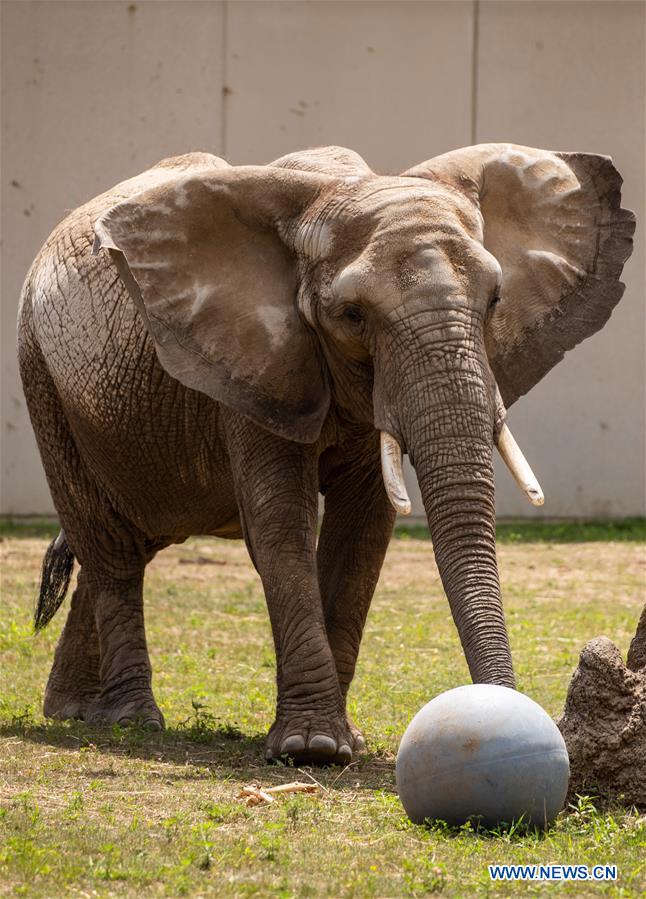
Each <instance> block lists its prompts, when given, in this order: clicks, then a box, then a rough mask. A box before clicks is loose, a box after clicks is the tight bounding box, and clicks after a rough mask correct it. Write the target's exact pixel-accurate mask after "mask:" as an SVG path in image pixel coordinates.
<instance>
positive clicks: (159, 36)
mask: <svg viewBox="0 0 646 899" xmlns="http://www.w3.org/2000/svg"><path fill="white" fill-rule="evenodd" d="M644 13H645V6H644V4H643V3H640V2H619V0H615V2H608V3H605V2H573V3H569V2H557V3H550V2H536V3H534V2H500V3H499V2H493V0H492V2H481V3H474V2H470V0H469V2H459V0H457V2H412V3H409V2H405V0H402V2H371V0H367V2H317V0H309V2H271V0H264V2H192V0H172V2H171V0H169V2H141V0H134V2H127V0H124V2H121V0H115V2H111V0H107V2H106V0H103V2H85V0H80V2H58V0H46V2H33V3H32V2H11V0H8V2H7V0H5V2H4V3H3V4H2V26H3V27H2V92H3V97H2V99H3V103H2V141H3V158H2V210H3V211H2V226H3V243H2V254H3V256H2V261H3V268H2V285H1V288H2V293H1V300H2V326H3V333H2V363H3V380H2V461H1V466H2V467H1V476H2V484H1V486H2V506H1V510H2V512H3V513H5V514H29V513H44V512H48V511H50V510H51V501H50V499H49V495H48V492H47V488H46V486H45V484H44V480H43V476H42V473H41V469H40V463H39V461H38V456H37V453H36V450H35V447H34V443H33V438H32V435H31V431H30V426H29V422H28V418H27V415H26V410H25V407H24V400H23V398H22V394H21V391H20V385H19V379H18V377H17V371H16V364H15V352H14V342H15V315H16V306H17V298H18V293H19V290H20V285H21V282H22V279H23V277H24V275H25V272H26V270H27V268H28V266H29V264H30V262H31V259H32V258H33V256H34V254H35V253H36V252H37V250H38V248H39V246H40V244H41V243H42V241H43V240H44V239H45V237H46V236H47V234H48V232H49V231H50V230H51V228H52V227H53V225H54V224H55V223H56V222H57V221H58V220H59V219H60V218H61V217H62V216H63V214H64V212H65V210H66V209H68V208H71V207H73V206H75V205H77V204H79V203H81V202H82V201H84V200H85V199H87V198H89V197H90V196H92V195H93V194H96V193H98V192H99V191H101V190H103V189H105V188H106V187H109V186H110V185H111V184H113V183H115V182H116V181H118V180H120V179H123V178H125V177H128V176H129V175H131V174H133V173H135V172H137V171H140V170H142V169H143V168H146V167H147V166H148V165H150V164H151V163H153V162H155V161H156V160H158V159H159V158H161V157H163V156H167V155H171V154H174V153H180V152H185V151H187V150H189V149H198V148H199V149H208V150H211V151H213V152H215V153H220V154H225V155H226V156H227V158H229V160H230V161H231V162H233V163H247V162H266V161H269V160H270V159H272V158H274V157H276V156H278V155H280V154H282V153H285V152H288V151H290V150H293V149H296V148H299V147H304V146H308V145H316V144H325V143H337V144H345V145H347V146H351V147H353V148H354V149H356V150H358V151H359V152H360V153H362V154H363V155H364V156H365V157H366V159H367V160H368V162H369V163H370V164H371V165H372V166H373V167H374V168H376V169H378V170H392V171H397V170H400V169H402V168H404V167H407V166H409V165H411V164H412V163H414V162H417V161H420V160H422V159H424V158H427V157H429V156H432V155H435V154H437V153H441V152H444V151H445V150H449V149H451V148H454V147H457V146H462V145H465V144H469V143H473V142H476V141H486V140H511V141H515V142H517V143H526V144H530V145H535V146H544V147H550V148H553V149H564V150H574V149H580V150H594V151H598V152H602V153H608V154H611V155H612V156H613V157H614V159H615V161H616V163H617V165H618V167H619V169H620V170H621V171H622V173H623V174H624V178H625V194H624V195H625V205H628V206H630V207H631V208H633V209H635V211H636V212H637V215H638V221H639V222H640V223H642V222H644ZM625 280H626V283H627V291H626V296H625V298H624V299H623V300H622V302H621V304H620V306H619V307H618V309H617V310H616V312H615V313H614V315H613V317H612V319H611V321H610V323H609V324H608V325H607V327H606V328H605V329H604V331H603V332H601V334H599V335H597V336H595V337H594V338H592V339H591V340H590V341H588V342H587V343H586V344H585V345H584V346H582V347H580V348H578V349H577V350H576V351H575V352H574V353H572V354H570V355H569V356H568V357H566V359H565V361H564V362H563V363H561V365H560V366H558V367H557V368H556V369H555V370H554V371H553V372H552V373H551V374H550V375H548V376H547V378H545V380H544V381H543V382H542V383H541V384H540V385H538V386H537V387H536V388H535V389H534V391H532V393H531V394H530V395H529V396H528V397H526V398H524V399H523V400H521V401H520V402H519V403H518V406H517V408H516V407H515V408H514V409H513V410H512V412H511V415H510V420H511V423H512V425H513V427H514V431H515V433H516V435H517V437H518V439H519V442H521V443H522V445H523V447H524V448H525V450H526V452H527V455H528V456H529V457H530V460H531V461H532V463H533V464H534V467H535V469H536V471H537V473H538V474H539V475H540V478H541V481H542V484H543V486H544V488H545V492H546V494H547V503H546V506H545V507H544V510H543V513H542V514H546V515H550V516H562V515H616V516H620V515H628V514H644V512H645V511H646V507H645V505H646V500H645V486H644V430H645V422H644V414H645V406H646V402H645V396H644V390H645V386H644V385H645V383H646V378H645V372H644V358H645V354H644V317H643V301H644V300H643V298H644V243H643V239H642V228H641V227H640V228H639V230H638V233H637V246H636V252H635V255H634V256H633V258H632V260H631V261H630V263H629V265H628V266H627V269H626V273H625ZM498 506H499V511H500V513H501V514H504V515H521V514H522V515H524V514H541V513H532V510H531V509H530V508H529V507H528V506H526V505H525V504H524V501H523V500H522V497H520V496H519V495H518V494H517V491H516V488H515V487H514V485H513V484H512V483H511V482H510V479H509V477H508V475H507V474H506V473H505V472H502V471H501V472H500V473H499V478H498ZM418 511H421V510H420V509H419V506H418Z"/></svg>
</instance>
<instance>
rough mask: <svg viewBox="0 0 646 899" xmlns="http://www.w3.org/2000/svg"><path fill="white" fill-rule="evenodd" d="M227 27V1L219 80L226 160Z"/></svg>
mask: <svg viewBox="0 0 646 899" xmlns="http://www.w3.org/2000/svg"><path fill="white" fill-rule="evenodd" d="M228 26H229V3H228V0H222V48H221V51H222V65H221V69H220V71H221V78H222V85H221V88H220V98H221V103H222V107H221V111H220V155H221V156H223V157H224V159H226V157H227V106H228V102H227V101H228V97H229V85H228V84H227V51H228V43H229V40H228V38H229V36H228Z"/></svg>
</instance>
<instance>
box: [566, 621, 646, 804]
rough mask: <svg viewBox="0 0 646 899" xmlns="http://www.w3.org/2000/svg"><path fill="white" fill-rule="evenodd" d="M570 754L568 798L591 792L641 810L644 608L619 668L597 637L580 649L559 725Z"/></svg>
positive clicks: (645, 763)
mask: <svg viewBox="0 0 646 899" xmlns="http://www.w3.org/2000/svg"><path fill="white" fill-rule="evenodd" d="M558 726H559V728H560V729H561V732H562V734H563V737H564V739H565V742H566V744H567V747H568V752H569V754H570V765H571V776H570V791H569V792H570V797H569V798H570V799H571V800H574V798H575V796H576V794H577V793H578V794H583V793H593V794H594V795H596V796H598V797H599V799H601V800H603V801H606V802H611V801H613V800H616V799H620V800H621V801H622V802H623V803H625V804H626V805H635V806H637V808H639V809H646V607H645V608H644V610H643V611H642V614H641V618H640V619H639V624H638V625H637V633H636V634H635V637H634V638H633V641H632V643H631V646H630V650H629V652H628V664H627V665H624V662H623V659H622V657H621V654H620V652H619V650H618V649H617V647H616V646H615V645H614V643H612V641H611V640H609V639H608V638H607V637H597V638H596V639H595V640H590V642H589V643H588V644H587V645H586V646H585V647H584V649H583V651H582V653H581V657H580V659H579V666H578V668H577V670H576V671H575V672H574V675H573V677H572V681H571V683H570V687H569V689H568V694H567V699H566V702H565V709H564V711H563V715H562V716H561V718H560V719H559V721H558Z"/></svg>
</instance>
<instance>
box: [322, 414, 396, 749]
mask: <svg viewBox="0 0 646 899" xmlns="http://www.w3.org/2000/svg"><path fill="white" fill-rule="evenodd" d="M321 483H322V489H323V490H324V493H325V513H324V515H323V524H322V527H321V536H320V538H319V545H318V577H319V585H320V589H321V596H322V599H323V609H324V614H325V625H326V629H327V635H328V641H329V644H330V649H331V650H332V654H333V656H334V662H335V665H336V670H337V675H338V678H339V686H340V688H341V693H342V694H343V697H344V700H345V698H346V696H347V693H348V689H349V687H350V683H351V682H352V678H353V676H354V671H355V666H356V663H357V656H358V654H359V645H360V643H361V636H362V633H363V628H364V624H365V621H366V616H367V614H368V609H369V608H370V603H371V601H372V596H373V593H374V590H375V587H376V585H377V580H378V579H379V573H380V571H381V566H382V564H383V560H384V556H385V554H386V549H387V547H388V542H389V540H390V537H391V534H392V530H393V525H394V522H395V511H394V509H393V508H392V506H391V504H390V502H389V500H388V497H387V496H386V491H385V490H384V485H383V478H382V476H381V466H380V459H379V435H378V433H377V432H376V431H375V432H373V433H371V435H370V437H369V438H368V439H367V440H365V441H363V442H361V443H360V444H358V445H357V446H355V447H354V448H353V451H352V453H349V452H348V451H347V449H346V450H345V452H344V453H343V454H342V453H341V452H340V451H339V450H336V449H335V450H332V451H329V452H328V454H326V456H324V457H323V459H322V463H321ZM348 725H349V727H350V730H351V732H352V736H353V748H354V749H355V750H360V749H362V748H364V747H365V741H364V739H363V736H362V734H361V732H360V731H359V729H358V728H357V727H356V726H355V725H354V723H353V722H352V721H351V720H350V718H348Z"/></svg>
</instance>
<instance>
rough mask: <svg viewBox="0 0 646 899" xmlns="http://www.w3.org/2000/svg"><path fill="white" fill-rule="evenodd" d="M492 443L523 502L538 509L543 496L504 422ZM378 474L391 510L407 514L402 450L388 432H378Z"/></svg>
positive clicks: (409, 503)
mask: <svg viewBox="0 0 646 899" xmlns="http://www.w3.org/2000/svg"><path fill="white" fill-rule="evenodd" d="M494 442H495V444H496V446H497V447H498V452H499V453H500V455H501V457H502V459H503V461H504V463H505V465H506V466H507V468H508V469H509V471H510V472H511V474H512V476H513V478H514V480H515V481H516V483H517V484H518V486H519V487H520V489H521V490H522V491H523V493H524V494H525V496H526V497H527V499H528V500H529V501H530V503H531V504H532V505H533V506H542V505H543V503H544V502H545V496H544V494H543V491H542V489H541V486H540V484H539V483H538V480H537V479H536V475H535V474H534V472H533V471H532V469H531V467H530V465H529V462H528V461H527V459H526V458H525V456H524V454H523V451H522V450H521V448H520V447H519V446H518V444H517V443H516V441H515V440H514V436H513V434H512V433H511V431H510V430H509V428H508V427H507V425H506V424H505V423H504V422H503V424H502V426H501V427H500V429H499V430H498V432H497V434H496V435H495V438H494ZM381 473H382V475H383V479H384V486H385V488H386V493H387V494H388V499H389V500H390V502H391V504H392V506H393V508H394V509H395V510H396V511H397V512H399V514H400V515H410V513H411V510H412V504H411V501H410V497H409V495H408V491H407V489H406V484H405V483H404V474H403V469H402V448H401V446H400V444H399V441H398V440H397V438H396V437H393V435H392V434H389V433H388V431H381Z"/></svg>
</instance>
